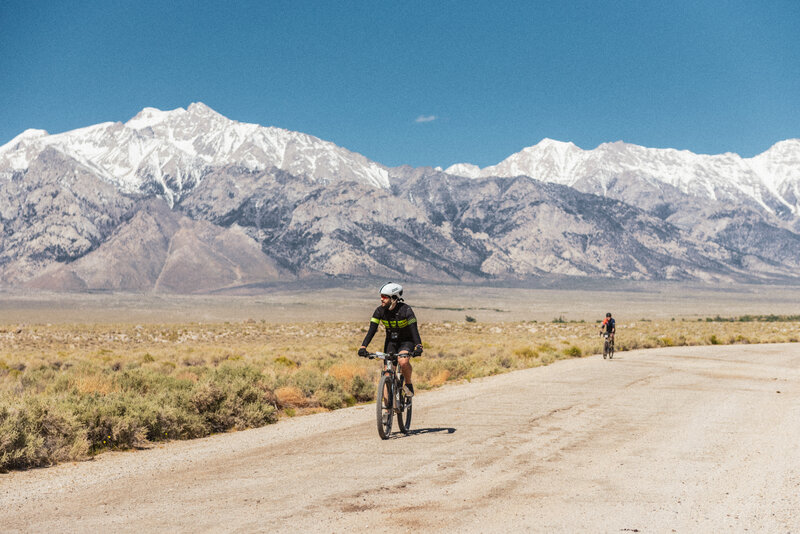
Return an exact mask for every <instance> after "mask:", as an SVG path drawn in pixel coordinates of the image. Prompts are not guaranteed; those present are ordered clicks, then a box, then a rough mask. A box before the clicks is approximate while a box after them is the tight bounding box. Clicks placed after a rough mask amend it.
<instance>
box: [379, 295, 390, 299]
mask: <svg viewBox="0 0 800 534" xmlns="http://www.w3.org/2000/svg"><path fill="white" fill-rule="evenodd" d="M381 298H382V299H390V298H392V297H391V296H389V295H381Z"/></svg>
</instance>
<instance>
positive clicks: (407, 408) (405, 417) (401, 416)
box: [397, 377, 412, 434]
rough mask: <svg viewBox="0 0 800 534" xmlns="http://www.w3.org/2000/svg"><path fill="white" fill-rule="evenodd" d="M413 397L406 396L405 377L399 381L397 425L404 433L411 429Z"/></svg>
mask: <svg viewBox="0 0 800 534" xmlns="http://www.w3.org/2000/svg"><path fill="white" fill-rule="evenodd" d="M411 408H412V407H411V399H409V398H406V394H405V391H404V390H403V378H402V377H400V380H399V381H398V383H397V427H398V428H399V429H400V432H402V433H403V434H408V432H409V430H411Z"/></svg>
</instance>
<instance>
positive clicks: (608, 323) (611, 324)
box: [600, 317, 617, 334]
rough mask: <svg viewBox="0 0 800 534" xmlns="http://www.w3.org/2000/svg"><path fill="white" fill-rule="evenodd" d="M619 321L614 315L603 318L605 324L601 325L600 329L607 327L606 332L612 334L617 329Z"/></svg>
mask: <svg viewBox="0 0 800 534" xmlns="http://www.w3.org/2000/svg"><path fill="white" fill-rule="evenodd" d="M616 325H617V322H616V321H615V320H614V318H613V317H606V318H605V319H604V320H603V326H601V327H600V330H603V329H605V331H606V332H608V333H609V334H612V333H613V332H614V330H616Z"/></svg>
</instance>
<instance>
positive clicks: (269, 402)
mask: <svg viewBox="0 0 800 534" xmlns="http://www.w3.org/2000/svg"><path fill="white" fill-rule="evenodd" d="M751 319H759V318H751ZM760 319H761V320H748V321H746V322H745V321H730V320H725V319H723V318H715V319H710V320H706V319H703V320H658V321H649V320H646V319H641V320H635V321H624V320H623V321H619V322H618V334H617V350H618V351H625V350H631V349H638V348H650V347H669V346H678V345H708V344H720V343H724V344H729V343H768V342H797V341H798V339H800V321H798V320H797V318H793V319H795V320H780V319H782V318H773V320H769V319H768V318H760ZM783 319H787V318H783ZM366 326H367V324H366V322H359V323H345V322H343V323H322V322H318V323H302V324H301V323H295V324H270V323H265V322H255V321H244V322H240V323H215V324H198V323H187V324H171V325H166V324H164V325H158V324H157V325H131V324H114V325H97V324H93V325H80V324H79V325H48V326H42V325H35V326H27V327H19V326H13V327H12V326H3V325H0V470H5V469H13V468H26V467H31V466H40V465H50V464H52V463H55V462H59V461H64V460H72V459H78V458H83V457H86V456H89V455H91V454H94V453H97V452H99V451H102V450H104V449H109V448H127V447H134V446H141V445H143V444H146V443H148V442H152V441H158V440H164V439H188V438H193V437H199V436H204V435H208V434H210V433H213V432H223V431H228V430H231V429H241V428H247V427H253V426H260V425H264V424H268V423H271V422H273V421H275V420H277V418H279V417H280V416H282V415H288V416H292V415H298V414H302V413H310V412H315V411H322V410H331V409H336V408H341V407H344V406H350V405H353V404H355V403H359V402H367V401H370V400H372V399H373V398H374V394H375V383H376V378H377V376H378V371H379V365H378V364H377V363H376V362H375V361H369V360H365V359H361V358H358V357H357V356H356V350H357V348H358V346H359V345H360V343H361V340H362V338H363V336H364V332H365V330H366ZM420 331H421V333H422V336H423V340H424V343H425V354H424V356H423V357H422V358H419V359H415V360H414V362H413V364H414V377H415V380H414V382H415V385H416V387H417V388H419V389H429V388H433V387H438V386H441V385H442V384H444V383H446V382H448V381H454V380H470V379H472V378H476V377H482V376H488V375H492V374H497V373H503V372H507V371H511V370H515V369H522V368H528V367H534V366H539V365H547V364H549V363H552V362H554V361H556V360H558V359H563V358H575V357H582V356H587V355H591V354H597V353H599V352H600V351H601V349H602V343H601V338H600V336H599V334H598V325H597V324H595V323H586V322H564V321H559V322H546V323H545V322H533V321H522V322H502V323H481V322H433V323H423V324H422V325H421V328H420ZM380 348H381V341H380V337H379V339H378V340H376V341H374V342H373V346H372V347H371V349H373V350H375V349H380Z"/></svg>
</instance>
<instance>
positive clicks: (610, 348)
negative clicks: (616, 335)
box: [608, 341, 614, 360]
mask: <svg viewBox="0 0 800 534" xmlns="http://www.w3.org/2000/svg"><path fill="white" fill-rule="evenodd" d="M613 357H614V342H613V341H612V342H611V343H609V344H608V359H609V360H610V359H611V358H613Z"/></svg>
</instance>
